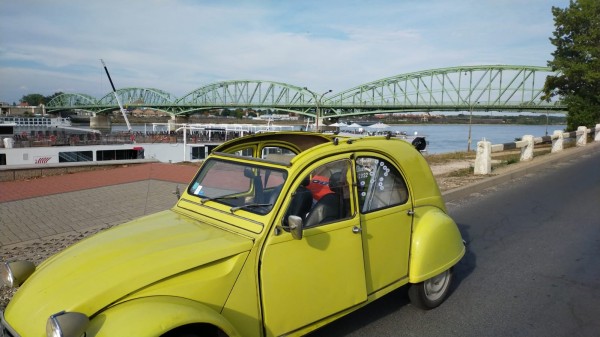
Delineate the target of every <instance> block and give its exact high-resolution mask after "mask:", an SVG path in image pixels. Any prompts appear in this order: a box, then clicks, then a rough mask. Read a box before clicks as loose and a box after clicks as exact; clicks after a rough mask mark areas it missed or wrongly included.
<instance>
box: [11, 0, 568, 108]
mask: <svg viewBox="0 0 600 337" xmlns="http://www.w3.org/2000/svg"><path fill="white" fill-rule="evenodd" d="M548 2H549V1H545V0H532V1H527V2H522V1H517V0H495V1H491V0H481V1H474V0H462V1H452V2H449V1H441V0H433V1H416V0H415V1H402V2H397V1H392V0H390V1H383V0H381V1H370V2H362V1H340V0H338V1H326V2H323V1H312V0H307V1H261V2H253V1H227V2H220V1H185V0H180V1H163V0H152V1H139V0H132V1H116V0H105V1H75V0H56V1H51V2H49V1H43V0H21V1H14V2H12V1H11V2H9V1H3V2H0V35H1V36H2V37H3V38H2V40H0V78H1V79H2V80H1V81H0V82H1V83H0V100H1V101H11V102H12V101H15V100H18V99H19V98H20V97H22V96H23V95H25V94H29V93H41V94H44V95H51V94H53V93H54V92H56V91H57V90H58V89H60V90H58V91H65V92H80V93H86V94H90V95H92V96H96V97H100V96H102V95H104V94H106V93H108V92H109V91H110V86H109V85H108V81H107V79H106V78H105V75H104V74H103V70H102V68H101V64H100V61H99V59H100V58H103V59H104V60H105V61H106V63H107V65H108V68H109V70H110V72H111V75H112V76H113V80H114V82H115V85H116V86H117V87H119V88H121V87H154V88H158V89H161V90H164V91H167V92H170V93H172V94H174V95H175V96H182V95H184V94H186V93H188V92H190V91H192V90H194V89H196V88H198V87H200V86H203V85H207V84H209V83H212V82H216V81H220V80H234V79H262V80H272V81H279V82H286V83H290V84H294V85H298V86H307V87H309V88H311V89H313V90H315V91H322V90H327V89H333V90H334V91H336V92H339V91H341V90H344V89H349V88H351V87H354V86H357V85H360V84H362V83H366V82H371V81H375V80H377V79H380V78H384V77H389V76H394V75H398V74H401V73H406V72H412V71H419V70H426V69H432V68H442V67H450V66H457V65H476V64H484V63H485V64H530V65H545V64H546V61H547V59H548V58H549V57H550V52H551V51H552V50H553V48H552V46H551V45H550V43H549V42H548V37H550V36H551V33H552V30H553V21H552V15H551V12H550V8H551V6H552V5H554V6H560V7H565V6H566V5H567V4H568V0H555V1H551V2H550V3H548ZM103 76H104V77H103ZM102 90H104V91H102ZM25 91H28V92H25Z"/></svg>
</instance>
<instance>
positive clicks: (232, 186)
mask: <svg viewBox="0 0 600 337" xmlns="http://www.w3.org/2000/svg"><path fill="white" fill-rule="evenodd" d="M286 179H287V171H285V170H281V169H273V168H269V167H262V166H257V165H249V164H244V163H238V162H232V161H226V160H219V159H209V160H208V161H207V162H206V163H205V164H204V165H203V166H202V169H201V170H200V172H198V175H197V176H196V178H195V179H194V181H193V182H192V183H191V184H190V187H189V188H188V194H191V195H194V196H197V197H199V198H200V202H201V203H207V202H218V203H221V204H225V205H228V206H231V211H232V212H235V211H238V210H245V211H248V212H252V213H256V214H267V213H269V212H270V211H271V209H273V205H274V204H275V202H276V201H277V199H278V198H279V194H280V192H281V188H282V186H283V183H284V182H285V180H286Z"/></svg>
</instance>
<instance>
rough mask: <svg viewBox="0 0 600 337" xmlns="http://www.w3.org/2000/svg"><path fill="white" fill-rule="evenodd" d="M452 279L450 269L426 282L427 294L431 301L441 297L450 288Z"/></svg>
mask: <svg viewBox="0 0 600 337" xmlns="http://www.w3.org/2000/svg"><path fill="white" fill-rule="evenodd" d="M449 280H450V271H449V270H446V271H445V272H443V273H441V274H439V275H437V276H434V277H432V278H430V279H429V280H427V281H425V283H424V287H423V288H424V290H425V296H427V298H428V299H429V300H431V301H436V300H438V299H440V298H441V297H442V296H443V295H444V294H445V292H446V289H447V288H448V283H449Z"/></svg>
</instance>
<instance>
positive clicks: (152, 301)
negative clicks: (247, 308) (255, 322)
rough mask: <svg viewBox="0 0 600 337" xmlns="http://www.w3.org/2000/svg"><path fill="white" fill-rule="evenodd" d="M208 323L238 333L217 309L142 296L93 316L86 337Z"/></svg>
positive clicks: (178, 299)
mask: <svg viewBox="0 0 600 337" xmlns="http://www.w3.org/2000/svg"><path fill="white" fill-rule="evenodd" d="M194 323H206V324H211V325H214V326H216V327H218V328H219V329H221V330H222V331H223V332H225V333H226V334H227V336H230V337H232V336H241V335H240V334H239V333H238V332H237V331H236V330H235V328H234V327H233V326H232V325H231V324H230V323H229V322H228V321H227V320H226V319H225V318H224V317H223V316H221V315H220V314H219V313H218V312H216V311H214V310H213V309H211V308H209V307H208V306H206V305H204V304H202V303H198V302H195V301H192V300H188V299H185V298H181V297H170V296H155V297H144V298H138V299H135V300H131V301H127V302H124V303H120V304H118V305H116V306H114V307H112V308H109V309H107V310H106V311H104V312H102V313H100V314H99V315H97V316H95V317H94V318H93V319H92V321H91V322H90V326H89V328H88V329H87V331H86V336H90V337H92V336H95V337H102V336H138V337H144V336H148V337H150V336H153V337H156V336H160V335H162V334H164V333H166V332H167V331H170V330H172V329H175V328H177V327H180V326H183V325H187V324H194Z"/></svg>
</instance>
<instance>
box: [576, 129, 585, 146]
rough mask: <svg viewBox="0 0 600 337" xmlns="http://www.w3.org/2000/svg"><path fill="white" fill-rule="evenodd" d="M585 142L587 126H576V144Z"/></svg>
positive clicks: (582, 144) (579, 144) (583, 144)
mask: <svg viewBox="0 0 600 337" xmlns="http://www.w3.org/2000/svg"><path fill="white" fill-rule="evenodd" d="M585 144H587V128H586V127H585V126H580V127H578V128H577V146H585Z"/></svg>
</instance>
